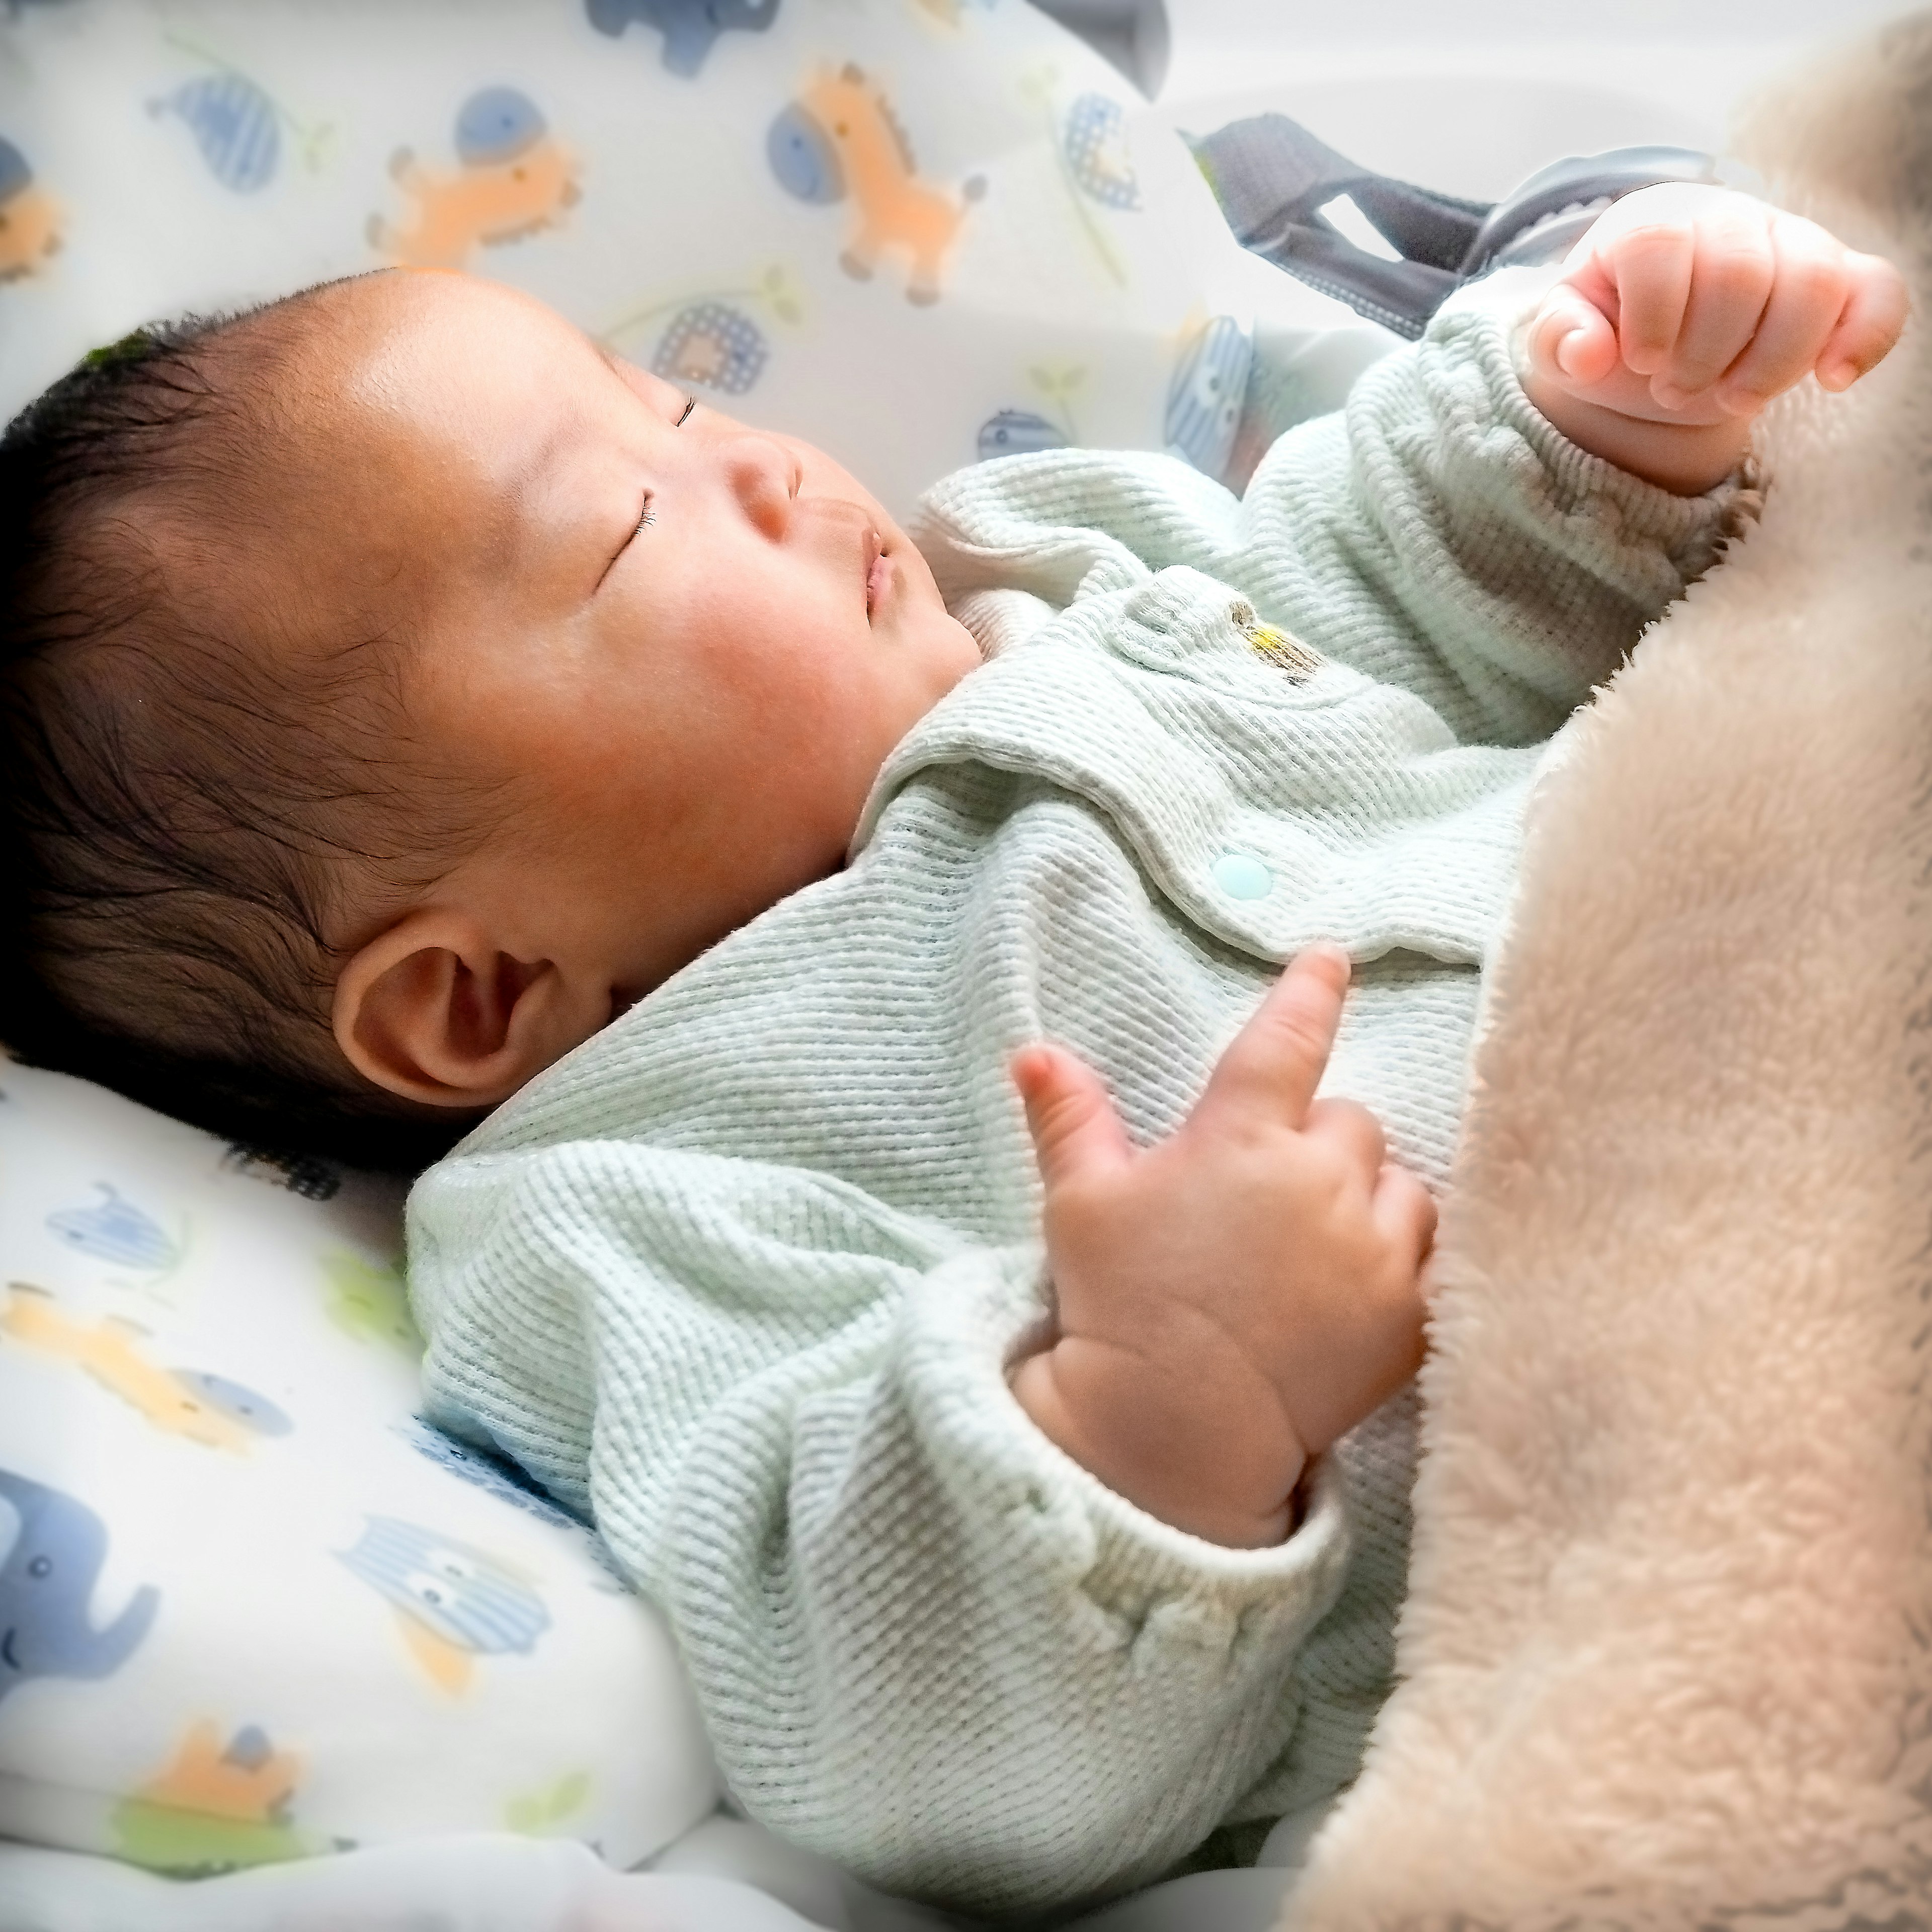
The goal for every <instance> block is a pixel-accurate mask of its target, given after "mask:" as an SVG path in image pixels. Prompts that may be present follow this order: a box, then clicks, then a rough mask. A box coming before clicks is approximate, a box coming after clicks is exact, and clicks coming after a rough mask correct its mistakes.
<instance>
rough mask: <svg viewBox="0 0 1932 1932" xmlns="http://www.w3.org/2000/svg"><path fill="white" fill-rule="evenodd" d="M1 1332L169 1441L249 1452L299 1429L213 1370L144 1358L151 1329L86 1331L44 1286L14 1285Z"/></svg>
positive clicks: (125, 1325)
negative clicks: (77, 1370)
mask: <svg viewBox="0 0 1932 1932" xmlns="http://www.w3.org/2000/svg"><path fill="white" fill-rule="evenodd" d="M0 1334H4V1335H5V1336H7V1337H9V1338H10V1340H13V1341H16V1342H18V1343H21V1344H22V1345H23V1346H24V1347H26V1348H29V1349H37V1350H39V1351H40V1352H41V1353H42V1354H43V1355H52V1356H53V1357H55V1358H58V1359H61V1360H64V1361H71V1362H75V1363H77V1364H79V1365H80V1367H82V1368H83V1369H85V1370H86V1371H87V1373H89V1375H90V1376H92V1377H93V1378H94V1379H95V1381H96V1382H98V1383H99V1384H100V1385H101V1387H102V1388H105V1389H107V1390H109V1391H111V1392H112V1393H113V1394H115V1395H117V1396H118V1397H120V1398H121V1400H122V1401H123V1402H125V1403H129V1404H130V1405H131V1406H133V1407H134V1408H135V1409H139V1411H140V1412H141V1413H142V1415H144V1416H145V1417H146V1418H147V1419H148V1421H150V1422H151V1423H152V1424H154V1427H156V1428H157V1429H158V1430H160V1431H161V1433H163V1435H166V1436H185V1437H186V1438H187V1440H188V1441H189V1442H199V1444H201V1445H202V1447H203V1448H208V1449H226V1450H229V1451H232V1452H233V1454H236V1455H242V1454H246V1453H247V1451H248V1447H249V1445H250V1444H251V1442H254V1439H256V1438H257V1436H286V1435H287V1434H288V1433H289V1432H290V1430H291V1429H292V1428H293V1427H294V1425H293V1424H292V1423H291V1422H290V1421H289V1418H287V1416H286V1415H284V1414H283V1413H282V1412H281V1410H280V1409H278V1408H277V1407H276V1406H275V1404H274V1403H272V1402H271V1401H270V1400H269V1398H268V1397H266V1396H265V1395H258V1394H257V1393H256V1392H255V1391H254V1390H253V1389H251V1388H244V1387H243V1386H242V1384H241V1383H239V1382H230V1381H229V1379H228V1378H227V1377H226V1376H217V1375H212V1374H211V1373H208V1371H207V1370H205V1369H170V1368H162V1367H159V1366H157V1364H154V1363H153V1362H151V1361H148V1358H147V1357H146V1355H145V1354H144V1353H143V1352H142V1343H143V1342H144V1340H145V1333H144V1331H142V1329H140V1328H137V1327H136V1326H135V1325H134V1324H133V1323H132V1322H124V1321H121V1320H119V1319H117V1318H116V1317H115V1316H107V1317H106V1318H105V1319H104V1320H101V1321H100V1322H95V1324H94V1325H93V1326H92V1328H83V1327H82V1325H80V1323H79V1322H71V1321H69V1320H68V1318H67V1317H66V1316H65V1315H63V1314H62V1313H61V1311H60V1310H59V1308H58V1307H57V1306H56V1305H55V1302H54V1299H53V1297H52V1295H49V1294H48V1293H47V1292H46V1290H45V1289H38V1288H35V1287H34V1286H32V1285H31V1283H27V1282H24V1281H15V1282H9V1283H7V1305H6V1308H5V1312H4V1313H0Z"/></svg>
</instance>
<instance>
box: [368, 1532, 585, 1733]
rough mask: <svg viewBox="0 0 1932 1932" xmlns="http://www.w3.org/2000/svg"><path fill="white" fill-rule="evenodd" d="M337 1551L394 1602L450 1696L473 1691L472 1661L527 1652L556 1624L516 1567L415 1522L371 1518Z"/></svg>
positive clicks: (407, 1634)
mask: <svg viewBox="0 0 1932 1932" xmlns="http://www.w3.org/2000/svg"><path fill="white" fill-rule="evenodd" d="M338 1555H339V1556H341V1559H342V1561H343V1562H344V1563H346V1564H347V1565H348V1566H349V1568H350V1569H351V1570H353V1571H354V1572H355V1573H356V1575H357V1576H359V1577H361V1578H362V1580H363V1582H364V1583H367V1584H368V1585H369V1586H370V1587H371V1589H374V1591H376V1592H377V1594H378V1595H380V1596H382V1597H384V1598H386V1599H387V1600H388V1601H389V1604H390V1605H391V1607H392V1608H393V1609H394V1610H395V1613H396V1620H397V1622H398V1626H399V1627H400V1628H401V1632H402V1636H403V1640H404V1643H406V1644H407V1645H408V1646H409V1649H410V1654H411V1655H413V1657H414V1658H416V1661H417V1662H418V1663H419V1664H421V1665H422V1667H423V1669H424V1670H425V1671H427V1672H428V1674H429V1676H431V1679H434V1681H435V1682H436V1683H437V1684H438V1685H440V1686H441V1687H442V1688H443V1689H444V1690H445V1691H449V1693H450V1694H451V1695H452V1696H455V1695H457V1694H460V1692H462V1691H464V1690H466V1689H467V1688H469V1676H470V1671H471V1668H472V1660H473V1659H475V1658H477V1657H478V1656H485V1657H491V1656H500V1655H503V1654H504V1653H505V1652H511V1651H518V1652H529V1651H530V1650H532V1649H534V1648H535V1645H536V1640H537V1639H538V1637H541V1636H542V1634H544V1631H547V1629H549V1628H550V1613H549V1611H548V1610H546V1609H545V1608H544V1602H543V1599H542V1598H541V1597H539V1596H538V1595H537V1593H536V1592H535V1590H533V1589H532V1588H531V1587H530V1586H529V1583H527V1582H526V1581H525V1580H524V1579H523V1577H521V1576H520V1575H518V1574H517V1572H516V1571H514V1570H512V1569H511V1568H509V1567H508V1565H505V1564H504V1563H502V1562H499V1560H498V1559H496V1558H495V1557H493V1556H487V1555H485V1554H484V1552H483V1551H481V1550H477V1549H474V1548H472V1547H471V1546H470V1545H469V1544H463V1543H458V1542H457V1541H455V1539H454V1538H451V1537H446V1536H441V1535H438V1534H437V1532H435V1531H434V1530H429V1529H422V1528H420V1527H419V1526H418V1525H416V1524H415V1523H403V1522H401V1521H399V1520H398V1519H397V1518H395V1517H387V1516H372V1517H368V1518H366V1519H365V1524H364V1528H363V1531H362V1537H361V1538H360V1539H359V1541H358V1542H357V1543H356V1547H354V1548H353V1550H341V1551H339V1552H338Z"/></svg>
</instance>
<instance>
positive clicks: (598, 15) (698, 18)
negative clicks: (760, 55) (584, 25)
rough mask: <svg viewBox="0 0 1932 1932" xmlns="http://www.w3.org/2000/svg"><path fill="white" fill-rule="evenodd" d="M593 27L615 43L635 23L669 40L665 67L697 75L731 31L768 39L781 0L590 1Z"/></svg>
mask: <svg viewBox="0 0 1932 1932" xmlns="http://www.w3.org/2000/svg"><path fill="white" fill-rule="evenodd" d="M584 11H585V13H587V14H588V15H589V19H590V24H591V25H592V26H593V27H595V28H596V29H597V31H598V32H599V33H600V34H610V36H611V37H613V39H614V38H615V37H616V36H617V35H619V34H621V33H622V32H623V31H624V29H625V28H626V27H628V26H629V25H630V24H631V22H632V21H633V20H638V21H641V22H642V23H643V24H644V26H647V27H655V28H657V30H658V32H659V33H661V34H663V35H664V65H665V67H666V68H668V69H669V70H670V72H671V73H673V74H685V75H687V76H688V75H691V74H695V73H697V70H698V69H699V68H701V67H702V66H703V65H704V60H705V56H706V55H707V54H709V52H710V51H711V49H712V46H713V45H714V44H715V42H716V40H717V39H718V35H719V34H721V33H723V32H724V31H725V29H726V28H733V29H734V30H736V31H738V32H740V33H748V34H762V33H763V31H765V29H766V28H767V27H769V26H770V25H771V24H772V22H773V21H774V20H776V19H777V18H778V0H585V4H584Z"/></svg>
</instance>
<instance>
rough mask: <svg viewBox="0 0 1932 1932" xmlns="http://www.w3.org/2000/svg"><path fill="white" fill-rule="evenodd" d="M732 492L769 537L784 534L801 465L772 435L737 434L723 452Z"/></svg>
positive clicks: (726, 473)
mask: <svg viewBox="0 0 1932 1932" xmlns="http://www.w3.org/2000/svg"><path fill="white" fill-rule="evenodd" d="M720 455H721V460H723V463H724V473H725V475H726V478H727V480H728V481H729V482H730V488H731V493H732V494H733V496H736V498H737V499H738V502H739V506H740V507H741V508H742V509H743V511H744V512H745V515H746V516H747V517H749V518H750V519H751V521H752V523H754V524H755V525H756V526H757V528H758V529H760V530H761V531H762V532H763V533H764V534H765V535H766V536H768V537H771V538H774V539H776V538H779V537H782V536H783V535H784V533H785V532H786V530H787V528H788V527H789V526H790V522H791V506H792V499H793V497H794V496H796V494H797V493H798V464H797V463H796V461H795V460H793V457H792V455H791V452H790V451H789V450H787V449H785V448H784V446H783V445H782V444H780V443H774V442H773V441H772V439H771V438H770V437H767V436H757V435H748V436H738V437H733V438H732V439H731V440H730V442H729V443H727V444H726V445H725V446H724V449H723V450H722V451H721V452H720Z"/></svg>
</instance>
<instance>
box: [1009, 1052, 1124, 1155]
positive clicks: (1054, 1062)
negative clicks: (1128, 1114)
mask: <svg viewBox="0 0 1932 1932" xmlns="http://www.w3.org/2000/svg"><path fill="white" fill-rule="evenodd" d="M1007 1071H1008V1072H1009V1073H1011V1075H1012V1076H1013V1085H1015V1086H1016V1087H1017V1088H1019V1090H1020V1100H1021V1102H1022V1104H1023V1105H1024V1106H1025V1109H1026V1118H1027V1131H1028V1133H1030V1134H1031V1135H1032V1136H1033V1147H1034V1156H1035V1157H1036V1158H1037V1160H1038V1161H1039V1163H1040V1179H1041V1180H1042V1181H1043V1182H1044V1183H1045V1184H1046V1186H1047V1187H1049V1188H1053V1187H1059V1186H1061V1185H1062V1184H1064V1183H1065V1182H1067V1181H1073V1180H1077V1179H1078V1178H1079V1177H1080V1176H1081V1175H1083V1174H1089V1173H1093V1172H1106V1171H1109V1170H1111V1169H1116V1168H1120V1167H1123V1166H1125V1165H1126V1164H1127V1163H1128V1162H1129V1161H1130V1160H1132V1159H1133V1145H1132V1143H1131V1142H1130V1141H1129V1140H1128V1139H1127V1130H1125V1129H1124V1127H1122V1126H1121V1117H1120V1115H1118V1114H1117V1113H1116V1112H1115V1111H1114V1101H1113V1097H1112V1094H1109V1092H1108V1091H1107V1088H1106V1083H1105V1082H1103V1080H1102V1079H1101V1078H1100V1076H1099V1075H1098V1074H1097V1073H1095V1072H1094V1070H1093V1069H1092V1068H1091V1067H1089V1066H1088V1064H1086V1062H1085V1061H1082V1060H1077V1059H1076V1058H1074V1056H1073V1055H1072V1054H1070V1053H1064V1052H1061V1049H1059V1048H1058V1047H1054V1046H1028V1047H1022V1049H1020V1051H1019V1052H1018V1053H1016V1054H1015V1055H1013V1058H1012V1060H1011V1061H1009V1062H1008V1063H1007Z"/></svg>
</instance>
